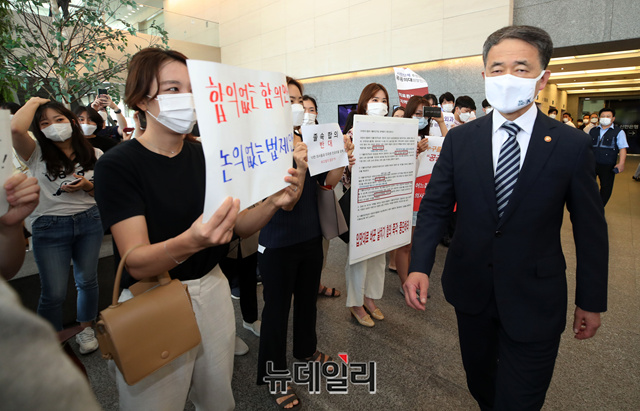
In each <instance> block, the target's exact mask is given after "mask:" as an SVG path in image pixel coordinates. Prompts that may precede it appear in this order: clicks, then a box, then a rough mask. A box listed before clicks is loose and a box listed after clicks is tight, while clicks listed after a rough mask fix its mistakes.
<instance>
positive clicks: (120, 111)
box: [113, 109, 122, 114]
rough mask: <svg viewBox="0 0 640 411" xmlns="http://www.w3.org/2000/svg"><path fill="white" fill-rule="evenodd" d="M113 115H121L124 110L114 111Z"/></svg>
mask: <svg viewBox="0 0 640 411" xmlns="http://www.w3.org/2000/svg"><path fill="white" fill-rule="evenodd" d="M113 113H114V114H120V113H122V110H120V109H117V110H113Z"/></svg>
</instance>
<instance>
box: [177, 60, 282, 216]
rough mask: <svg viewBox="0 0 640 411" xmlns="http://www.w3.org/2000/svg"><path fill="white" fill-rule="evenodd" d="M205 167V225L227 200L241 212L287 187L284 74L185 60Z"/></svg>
mask: <svg viewBox="0 0 640 411" xmlns="http://www.w3.org/2000/svg"><path fill="white" fill-rule="evenodd" d="M187 67H188V69H189V77H190V79H191V88H192V89H193V98H194V101H195V106H196V114H197V116H198V127H199V129H200V136H201V141H202V147H203V149H204V155H205V160H206V165H207V176H206V180H207V183H206V196H205V205H204V221H207V220H208V219H209V218H210V217H211V215H213V213H214V212H215V210H216V209H217V208H218V207H219V206H220V204H222V202H223V201H224V199H225V198H226V197H229V196H231V197H234V198H239V199H240V209H241V210H243V209H245V208H247V207H249V206H250V205H252V204H255V203H257V202H258V201H260V200H262V199H264V198H266V197H268V196H270V195H271V194H274V193H276V192H278V191H279V190H281V189H283V188H285V187H286V186H287V185H288V184H287V183H286V182H285V181H284V178H285V176H287V175H288V173H287V170H288V169H289V168H291V167H292V166H293V122H292V119H291V103H290V101H289V90H288V87H287V81H286V78H285V75H284V74H282V73H275V72H270V71H257V70H249V69H244V68H240V67H234V66H229V65H226V64H220V63H214V62H210V61H198V60H187Z"/></svg>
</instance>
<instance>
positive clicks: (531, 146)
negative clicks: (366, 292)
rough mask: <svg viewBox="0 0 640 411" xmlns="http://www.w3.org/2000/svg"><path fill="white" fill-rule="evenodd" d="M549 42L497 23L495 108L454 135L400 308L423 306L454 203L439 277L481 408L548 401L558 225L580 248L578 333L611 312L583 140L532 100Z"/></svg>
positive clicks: (602, 227)
mask: <svg viewBox="0 0 640 411" xmlns="http://www.w3.org/2000/svg"><path fill="white" fill-rule="evenodd" d="M552 51H553V45H552V42H551V38H550V37H549V35H548V34H547V33H546V32H545V31H544V30H541V29H538V28H535V27H530V26H509V27H504V28H502V29H500V30H498V31H496V32H495V33H493V34H491V35H490V36H489V37H488V38H487V40H486V42H485V44H484V48H483V59H484V65H485V72H484V73H483V75H484V77H485V88H486V95H487V100H488V101H489V103H490V104H491V106H492V107H493V108H494V110H493V112H492V113H491V114H490V115H487V116H484V117H481V118H479V119H477V120H476V121H473V122H471V123H469V124H464V125H462V126H459V127H456V128H454V129H452V130H450V131H449V134H448V135H447V138H446V139H445V142H444V145H443V147H442V151H441V154H440V159H439V160H438V162H437V164H436V166H435V168H434V170H433V174H432V177H431V181H430V182H429V185H428V187H427V191H426V194H425V196H424V199H423V200H422V203H421V205H420V211H419V213H418V223H417V227H416V230H415V234H414V237H413V247H412V255H411V266H410V273H411V274H410V276H409V278H408V279H407V281H406V282H405V284H404V290H405V296H406V297H405V298H406V301H407V304H408V305H409V306H411V307H413V308H415V309H418V310H424V309H425V304H426V302H427V298H426V297H427V289H428V287H429V277H428V275H429V273H430V272H431V268H432V267H433V262H434V258H435V249H436V246H437V244H438V242H439V240H440V238H441V237H442V232H443V230H444V228H445V225H446V222H447V221H448V218H449V216H450V215H451V212H452V210H453V207H454V204H456V203H457V215H458V223H457V228H456V232H455V235H454V237H453V239H452V242H451V245H450V248H449V252H448V254H447V258H446V263H445V267H444V271H443V273H442V287H443V290H444V294H445V297H446V299H447V301H448V302H449V303H451V304H452V305H453V306H454V307H455V309H456V316H457V320H458V333H459V338H460V349H461V353H462V362H463V365H464V368H465V371H466V374H467V385H468V387H469V391H470V392H471V394H472V395H473V397H474V398H475V399H476V401H477V402H478V404H479V405H480V408H481V409H483V410H491V409H495V410H505V409H513V410H530V409H531V410H534V409H540V408H541V407H542V405H543V403H544V398H545V395H546V391H547V388H548V387H549V383H550V381H551V376H552V374H553V368H554V364H555V359H556V356H557V353H558V346H559V344H560V335H561V334H562V332H563V330H564V328H565V326H566V313H567V280H566V275H565V270H566V264H565V259H564V255H563V254H562V248H561V241H560V229H561V226H562V219H563V215H564V208H565V205H566V207H567V209H568V210H569V212H570V215H571V222H572V224H573V236H574V241H575V244H576V254H577V262H578V263H577V272H576V281H577V284H576V295H575V304H576V308H575V317H574V323H573V329H574V333H575V338H577V339H579V340H582V339H586V338H590V337H592V336H593V335H594V334H595V333H596V330H597V329H598V327H599V326H600V313H601V312H604V311H606V307H607V267H608V239H607V225H606V221H605V219H604V209H603V206H602V201H601V200H600V196H599V194H598V187H597V184H596V180H595V174H594V169H595V162H594V156H593V153H592V150H591V147H590V145H591V144H590V138H589V136H587V135H586V134H585V133H584V132H581V131H579V130H576V129H574V128H571V127H568V126H566V125H563V124H562V123H560V122H558V121H555V120H552V119H550V118H549V117H547V116H545V115H544V114H542V113H541V112H540V111H539V110H538V109H537V107H536V106H535V104H534V100H535V97H536V95H537V93H538V92H539V91H540V90H542V89H543V88H544V87H545V85H546V84H547V81H548V79H549V75H550V72H549V71H548V70H546V67H547V64H548V62H549V59H550V58H551V53H552Z"/></svg>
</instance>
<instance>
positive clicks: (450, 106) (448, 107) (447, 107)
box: [442, 103, 453, 113]
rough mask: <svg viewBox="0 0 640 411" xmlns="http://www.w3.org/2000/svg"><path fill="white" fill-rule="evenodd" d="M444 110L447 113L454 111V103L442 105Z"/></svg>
mask: <svg viewBox="0 0 640 411" xmlns="http://www.w3.org/2000/svg"><path fill="white" fill-rule="evenodd" d="M442 111H444V112H445V113H451V112H452V111H453V104H451V103H447V104H443V105H442Z"/></svg>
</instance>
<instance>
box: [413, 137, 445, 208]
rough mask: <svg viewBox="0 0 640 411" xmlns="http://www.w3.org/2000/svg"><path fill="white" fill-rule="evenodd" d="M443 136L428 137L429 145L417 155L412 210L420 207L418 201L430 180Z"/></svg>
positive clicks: (420, 199) (438, 156)
mask: <svg viewBox="0 0 640 411" xmlns="http://www.w3.org/2000/svg"><path fill="white" fill-rule="evenodd" d="M443 142H444V137H429V146H428V147H427V149H426V150H425V151H423V152H422V153H420V155H419V156H418V160H417V161H418V170H417V172H416V185H415V190H414V192H413V211H418V210H419V209H420V202H421V201H422V198H423V197H424V193H425V190H426V189H427V185H428V184H429V180H431V173H432V172H433V167H434V166H435V165H436V161H438V159H439V158H440V151H441V150H442V143H443Z"/></svg>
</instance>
